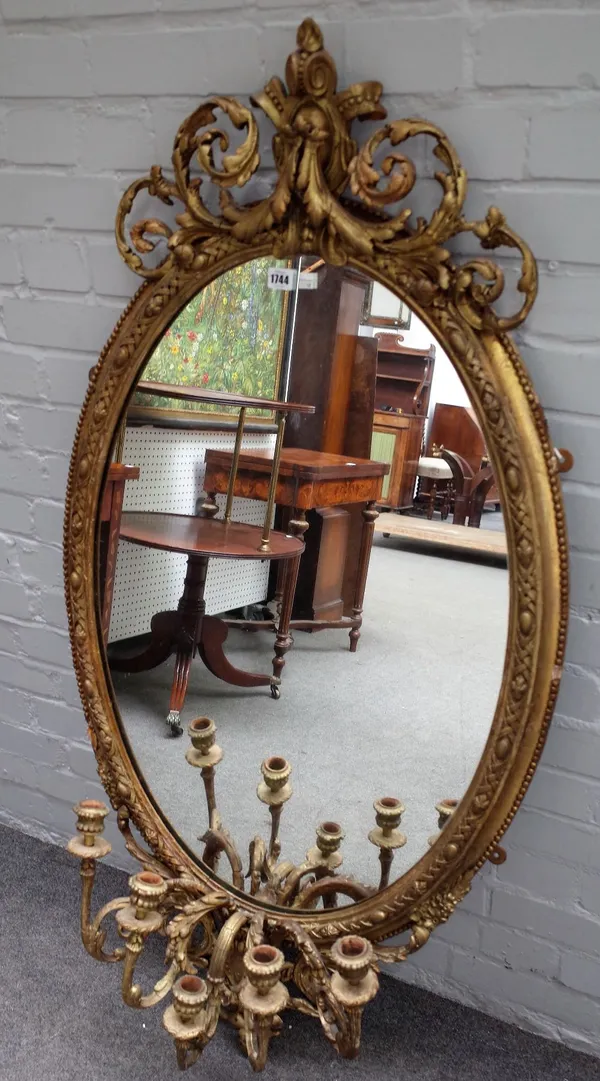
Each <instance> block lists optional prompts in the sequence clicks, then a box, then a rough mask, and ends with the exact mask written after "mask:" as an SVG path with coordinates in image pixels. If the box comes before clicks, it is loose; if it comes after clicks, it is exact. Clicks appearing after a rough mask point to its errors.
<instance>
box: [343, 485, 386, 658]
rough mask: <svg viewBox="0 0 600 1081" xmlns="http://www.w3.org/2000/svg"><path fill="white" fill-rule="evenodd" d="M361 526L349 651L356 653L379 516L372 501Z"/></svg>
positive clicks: (367, 507) (366, 509)
mask: <svg viewBox="0 0 600 1081" xmlns="http://www.w3.org/2000/svg"><path fill="white" fill-rule="evenodd" d="M362 518H363V527H362V533H361V538H360V554H359V559H358V573H357V575H356V587H355V592H354V602H353V605H352V622H353V627H352V630H351V631H350V652H351V653H356V647H357V645H358V639H359V638H360V628H361V626H362V614H363V602H364V599H365V589H366V585H367V574H368V573H369V560H370V558H371V548H372V546H373V533H374V532H375V522H376V521H377V519H378V518H379V511H378V510H377V506H376V503H375V502H374V501H372V502H370V503H367V505H366V507H365V508H364V510H363V512H362Z"/></svg>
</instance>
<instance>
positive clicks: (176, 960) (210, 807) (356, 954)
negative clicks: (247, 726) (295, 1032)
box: [68, 717, 457, 1070]
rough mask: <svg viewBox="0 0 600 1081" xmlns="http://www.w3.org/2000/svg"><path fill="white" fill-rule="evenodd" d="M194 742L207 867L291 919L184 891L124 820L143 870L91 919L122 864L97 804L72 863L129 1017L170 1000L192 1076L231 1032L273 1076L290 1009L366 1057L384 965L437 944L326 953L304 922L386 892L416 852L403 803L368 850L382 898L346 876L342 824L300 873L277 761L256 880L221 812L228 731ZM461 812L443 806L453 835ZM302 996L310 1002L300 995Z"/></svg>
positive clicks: (331, 827) (175, 1032) (284, 776)
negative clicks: (158, 943)
mask: <svg viewBox="0 0 600 1081" xmlns="http://www.w3.org/2000/svg"><path fill="white" fill-rule="evenodd" d="M188 731H189V735H190V739H191V746H190V747H189V748H188V750H187V752H186V759H187V761H188V763H189V764H190V765H191V766H193V767H195V768H197V769H199V770H200V772H201V777H202V781H203V785H204V792H205V798H206V805H207V811H208V828H207V830H206V832H205V833H204V834H203V835H202V837H201V838H200V840H201V841H202V843H203V846H204V847H203V852H202V862H203V863H204V865H205V867H207V868H208V869H209V870H210V871H211V872H212V873H213V874H216V873H217V870H218V864H219V861H220V860H221V858H223V859H224V860H225V861H226V862H227V863H228V865H229V874H230V878H231V883H232V885H233V886H234V887H236V889H237V890H239V891H243V890H244V886H245V881H246V880H247V881H248V889H247V891H246V892H247V893H249V894H250V896H251V897H253V898H256V900H259V901H263V902H265V904H268V905H276V906H278V907H279V908H280V909H282V911H280V912H276V911H269V910H268V909H267V910H265V911H263V912H257V910H256V907H255V906H250V905H249V906H248V907H247V908H246V907H244V903H243V900H241V901H240V900H236V899H235V898H234V897H232V896H231V895H230V894H229V893H227V892H226V891H225V890H224V889H222V888H219V886H218V884H217V883H216V882H215V886H214V889H212V890H211V889H210V888H209V887H207V885H206V883H203V882H202V881H200V879H196V878H193V877H192V876H183V875H182V876H177V877H173V875H172V873H171V872H170V871H169V870H168V868H166V867H165V866H163V865H162V864H161V863H160V861H158V860H157V859H156V858H155V857H154V856H152V855H151V854H150V853H148V852H144V850H143V849H141V848H140V846H139V845H138V844H137V842H136V841H135V839H134V838H133V835H132V833H131V829H130V826H129V819H128V816H127V813H126V812H125V811H124V810H121V811H119V813H118V824H119V828H120V830H121V832H122V834H123V836H124V838H125V843H126V845H127V848H128V850H129V851H130V852H131V853H132V854H133V855H134V856H135V857H136V858H137V859H138V860H139V861H140V863H141V864H142V870H141V871H140V872H138V873H137V874H134V875H132V876H131V877H130V879H129V895H128V896H126V897H118V898H116V899H115V900H113V901H110V902H109V903H108V904H107V905H105V906H104V907H103V908H101V909H100V911H99V912H98V913H97V915H96V916H95V917H93V918H92V891H93V885H94V878H95V874H96V866H97V861H98V860H100V859H102V858H104V857H105V856H107V855H108V853H109V852H110V850H111V846H110V844H109V842H108V841H107V840H106V839H105V837H104V836H103V830H104V821H105V818H106V815H107V814H108V813H109V812H108V808H107V807H106V806H105V805H104V804H102V803H100V802H98V801H97V800H83V801H82V802H81V803H79V804H78V805H77V807H76V808H75V812H76V814H77V836H76V837H74V838H73V839H72V840H71V841H70V842H69V844H68V849H69V851H70V852H71V853H72V854H73V855H75V856H77V857H78V858H79V859H80V861H81V878H82V901H81V936H82V940H83V944H84V946H85V948H86V950H87V951H88V953H90V954H91V956H92V957H94V958H95V959H96V960H99V961H105V962H118V963H121V964H122V979H121V993H122V997H123V1000H124V1002H125V1003H126V1004H127V1005H128V1006H132V1007H134V1008H136V1009H145V1008H147V1007H151V1006H155V1005H158V1003H160V1002H161V1001H163V1000H165V999H167V996H170V1001H169V1003H168V1005H167V1006H166V1009H165V1011H164V1014H163V1025H164V1027H165V1029H166V1030H167V1032H168V1033H169V1034H170V1035H171V1036H172V1038H173V1040H174V1042H175V1049H176V1055H177V1062H178V1065H179V1067H180V1069H182V1070H183V1069H187V1068H188V1067H189V1066H191V1065H193V1063H194V1062H195V1061H196V1060H197V1059H198V1057H199V1056H200V1054H201V1052H202V1050H203V1049H204V1047H205V1046H206V1045H207V1043H208V1042H209V1041H210V1040H211V1038H212V1037H213V1035H214V1034H215V1032H216V1029H217V1026H218V1023H219V1020H220V1019H224V1020H227V1021H229V1022H230V1023H231V1024H232V1025H233V1026H234V1027H235V1028H236V1029H237V1030H238V1032H239V1037H240V1040H241V1043H242V1047H243V1048H244V1050H245V1051H246V1054H247V1055H248V1058H249V1059H250V1062H251V1064H252V1066H253V1067H254V1069H255V1070H261V1069H262V1068H263V1067H264V1065H265V1062H266V1059H267V1053H268V1047H269V1041H270V1040H271V1038H272V1037H274V1036H276V1035H277V1034H278V1033H279V1031H280V1030H281V1028H282V1021H281V1014H282V1012H283V1011H284V1010H286V1009H296V1010H299V1011H300V1012H302V1013H304V1014H308V1015H310V1016H313V1017H315V1018H318V1019H319V1020H320V1022H321V1025H322V1028H323V1031H324V1033H325V1036H326V1037H327V1039H328V1040H329V1041H330V1042H331V1043H332V1044H333V1046H334V1047H335V1049H336V1050H337V1051H338V1052H339V1054H340V1055H342V1056H344V1057H346V1058H352V1057H355V1056H356V1054H357V1053H358V1049H359V1045H360V1030H361V1018H362V1012H363V1009H364V1007H365V1006H366V1005H367V1003H368V1002H370V1001H371V999H372V998H373V997H374V996H375V994H376V993H377V989H378V975H377V972H378V967H377V962H378V961H379V960H386V959H394V960H402V959H404V957H406V956H408V955H409V954H410V953H412V952H414V950H416V949H419V948H420V947H421V946H422V945H423V944H424V942H425V941H427V938H428V937H429V932H428V930H427V929H426V928H423V927H417V928H414V929H413V932H412V934H411V936H410V939H409V941H408V943H407V944H406V946H404V947H400V948H398V947H395V948H389V947H385V946H373V945H372V944H371V942H369V941H368V940H367V939H365V938H362V937H361V936H359V935H354V934H351V935H343V936H342V937H340V938H338V939H337V940H336V941H335V942H334V943H333V945H332V946H331V947H330V948H327V949H321V950H319V949H318V948H317V946H316V945H315V943H314V942H313V940H312V939H311V938H310V936H309V935H308V934H307V933H306V931H304V929H303V927H302V925H301V924H300V923H299V922H298V921H296V920H294V918H293V915H292V913H293V911H294V910H296V911H298V910H306V909H314V908H316V907H317V906H318V905H319V903H321V904H322V906H323V908H335V907H336V906H337V905H338V898H339V897H344V898H349V899H350V900H351V901H360V900H362V899H363V898H365V897H369V896H372V895H373V894H374V893H375V892H376V890H377V889H381V888H383V887H385V886H386V885H387V884H388V882H389V877H390V869H391V866H392V861H393V859H394V853H395V851H396V850H397V849H400V848H402V847H403V845H405V844H406V836H405V835H404V834H403V833H402V832H401V831H400V829H399V828H398V827H399V825H400V822H401V818H402V814H403V811H404V807H403V805H402V803H401V802H400V800H399V799H396V798H393V797H384V798H383V799H379V800H376V801H375V803H374V808H375V814H376V825H375V827H374V828H373V829H372V830H371V831H370V832H369V834H368V837H369V841H371V843H372V844H374V845H375V846H376V847H377V848H378V849H379V862H380V867H381V870H380V878H379V885H378V887H375V886H368V885H365V884H363V883H361V882H359V881H357V880H355V879H354V878H352V877H349V876H344V875H342V874H341V873H340V868H341V865H342V854H341V851H340V847H341V843H342V840H343V838H344V833H343V830H342V828H341V827H340V826H339V825H338V823H336V822H329V821H326V822H322V823H321V824H320V825H319V826H318V827H317V830H316V843H315V845H314V846H313V847H312V848H310V849H309V850H308V852H307V853H306V858H305V860H304V862H302V863H301V864H299V865H295V864H293V863H292V862H290V861H289V860H282V859H280V855H281V842H280V839H279V829H280V823H281V816H282V810H283V807H284V805H285V804H286V803H287V801H288V800H289V799H290V797H291V795H292V786H291V782H290V776H291V767H290V765H289V763H288V762H287V761H286V760H285V759H284V758H280V757H277V756H273V757H271V758H267V759H266V760H265V761H264V762H263V763H262V766H261V773H262V780H261V781H260V783H259V785H258V788H257V795H258V798H259V799H260V800H261V802H263V803H264V804H266V806H268V808H269V813H270V817H271V830H270V837H269V840H268V842H267V841H265V840H263V838H261V837H258V836H257V837H255V838H254V839H253V841H252V842H251V844H250V849H249V863H248V871H247V874H246V876H244V873H243V866H242V860H241V857H240V855H239V853H238V850H237V848H236V846H235V843H234V841H233V839H232V837H231V836H230V834H229V833H228V831H227V830H226V829H225V827H224V825H223V823H222V821H221V816H220V814H219V811H218V809H217V803H216V797H215V770H216V767H217V766H218V764H219V762H221V760H222V758H223V751H222V750H221V748H220V747H219V746H218V745H217V743H216V726H215V724H214V721H212V720H210V719H209V718H208V717H199V718H197V719H196V720H194V721H192V723H191V724H190V726H189V729H188ZM456 802H457V801H450V800H448V801H442V804H439V805H438V812H439V815H440V818H439V825H440V827H443V825H444V824H445V821H446V820H447V817H448V813H452V811H453V809H454V807H455V806H456ZM442 806H443V807H444V813H443V814H442ZM433 839H434V838H432V839H431V840H433ZM344 903H346V901H344ZM286 909H287V910H288V912H287V913H286V911H285V910H286ZM111 914H114V918H115V923H116V929H117V932H118V935H119V936H120V938H121V939H122V942H123V945H120V946H117V947H116V948H115V949H114V950H112V951H107V950H106V949H105V943H106V930H105V928H104V926H103V925H104V922H105V920H106V919H107V917H109V916H110V915H111ZM157 933H159V934H161V935H163V936H164V937H165V938H166V942H167V947H166V966H167V971H166V974H165V975H164V976H163V977H162V979H160V980H159V981H158V983H157V984H156V985H155V986H154V987H153V988H152V990H151V991H150V992H149V993H147V994H144V993H143V991H142V988H141V986H140V985H139V984H137V983H135V981H134V976H135V970H136V965H137V963H138V961H139V958H140V955H141V954H142V952H143V950H144V947H145V945H146V942H147V940H148V938H149V936H150V935H152V934H157ZM392 954H393V958H392ZM290 984H291V985H292V987H293V989H294V992H296V991H297V992H298V993H297V994H296V993H292V991H291V990H290V989H289V987H288V986H287V985H290Z"/></svg>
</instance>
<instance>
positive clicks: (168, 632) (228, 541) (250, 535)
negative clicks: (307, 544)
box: [110, 512, 304, 735]
mask: <svg viewBox="0 0 600 1081" xmlns="http://www.w3.org/2000/svg"><path fill="white" fill-rule="evenodd" d="M121 539H122V540H125V541H130V542H131V543H132V544H141V545H143V546H145V547H147V548H159V549H162V550H163V551H167V552H181V553H183V554H185V555H187V557H188V562H187V571H186V576H185V582H184V587H183V593H182V596H181V599H180V601H179V604H178V606H177V611H173V612H158V613H157V614H156V615H154V616H153V617H152V620H151V637H150V642H149V643H148V645H147V646H146V648H145V649H144V650H142V652H141V653H137V654H135V655H134V656H116V655H115V656H111V658H110V667H111V668H112V669H113V670H114V671H117V672H146V671H149V670H150V669H151V668H156V667H157V666H158V665H159V664H162V663H163V662H164V661H166V660H167V659H168V658H169V657H170V656H171V655H172V654H173V653H175V655H176V660H175V674H174V677H173V684H172V688H171V699H170V702H169V715H168V717H167V724H168V725H169V727H170V728H171V731H172V733H173V734H174V735H180V734H181V732H182V731H183V729H182V728H181V725H180V723H179V718H180V713H181V710H182V708H183V703H184V701H185V696H186V692H187V686H188V681H189V676H190V668H191V664H192V660H193V658H194V657H195V656H196V654H197V653H198V654H199V655H200V658H201V659H202V661H203V662H204V664H205V666H206V667H207V668H208V670H209V672H212V674H213V675H214V676H217V677H218V678H219V679H222V680H224V681H225V682H226V683H231V684H233V685H234V686H235V687H266V686H268V687H270V689H271V695H272V697H273V698H279V693H280V692H279V685H280V682H281V671H282V669H283V666H284V664H285V654H286V653H287V651H288V649H289V648H290V645H291V638H290V635H289V621H290V616H291V613H292V603H293V597H294V589H295V586H296V579H297V576H298V565H299V562H300V556H301V554H302V552H303V551H304V544H303V542H302V540H300V539H299V538H297V537H293V536H285V535H284V534H282V533H277V532H272V533H271V535H270V539H269V550H268V551H264V545H263V549H261V544H262V542H263V531H262V529H261V528H260V526H253V525H245V524H242V523H240V522H226V521H222V520H216V519H210V518H199V517H196V516H195V515H187V514H159V513H149V512H130V513H127V514H123V516H122V519H121ZM209 559H250V560H265V559H267V560H281V561H284V562H285V563H286V565H287V573H286V575H285V581H286V585H285V590H284V595H283V598H282V607H281V616H280V619H279V624H278V628H277V637H276V639H275V647H274V648H275V656H274V658H273V675H271V676H268V675H262V674H259V673H254V672H245V671H243V670H242V669H240V668H235V667H234V665H232V664H231V663H230V661H228V659H227V657H226V656H225V653H224V651H223V643H224V642H225V639H226V638H227V634H228V626H227V624H226V623H225V622H224V620H222V619H219V618H217V617H216V616H208V615H206V611H205V609H206V605H205V600H204V587H205V584H206V572H207V569H208V562H209Z"/></svg>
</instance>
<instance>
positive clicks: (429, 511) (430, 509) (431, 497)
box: [427, 481, 437, 519]
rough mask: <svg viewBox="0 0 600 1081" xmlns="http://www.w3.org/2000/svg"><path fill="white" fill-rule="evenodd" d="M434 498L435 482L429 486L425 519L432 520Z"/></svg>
mask: <svg viewBox="0 0 600 1081" xmlns="http://www.w3.org/2000/svg"><path fill="white" fill-rule="evenodd" d="M436 496H437V484H436V483H435V481H433V482H432V484H431V488H430V491H429V506H428V508H427V517H428V518H429V519H431V518H433V512H434V509H435V500H436Z"/></svg>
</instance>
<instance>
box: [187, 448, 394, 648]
mask: <svg viewBox="0 0 600 1081" xmlns="http://www.w3.org/2000/svg"><path fill="white" fill-rule="evenodd" d="M205 462H206V474H205V478H204V486H205V489H206V491H207V492H208V493H209V496H208V501H209V503H208V505H212V504H214V500H215V496H216V494H217V493H222V492H224V491H226V489H227V482H228V477H229V475H230V471H231V465H232V453H231V451H220V450H207V451H206V453H205ZM272 468H273V458H272V455H271V454H270V452H269V451H254V452H252V453H248V452H243V453H242V454H241V455H240V458H239V463H238V469H237V473H236V480H235V484H234V489H233V490H234V495H237V496H243V497H245V498H247V499H262V500H264V499H266V498H267V494H268V487H269V477H270V474H271V470H272ZM388 472H389V465H388V464H386V463H385V462H374V461H370V460H369V459H367V458H352V457H349V456H348V455H344V454H328V453H325V452H322V451H314V450H303V449H301V448H295V447H285V448H284V449H283V451H282V453H281V459H280V463H279V474H278V481H277V487H276V490H275V502H276V503H277V505H278V506H279V507H281V508H285V512H286V513H285V518H284V522H285V527H286V528H287V530H288V531H289V533H290V534H291V535H292V536H295V537H297V538H302V537H303V536H304V533H305V531H306V530H307V529H308V528H309V526H310V527H311V530H312V529H315V530H319V531H320V537H319V544H318V546H312V551H311V552H310V558H309V552H308V551H307V554H306V556H305V558H304V559H302V560H301V562H300V572H299V578H298V586H297V589H296V591H295V603H294V612H293V618H292V620H291V622H290V625H289V626H290V629H292V630H294V629H296V630H306V631H318V630H326V629H336V628H337V629H348V630H349V632H350V650H351V652H353V653H354V652H355V650H356V646H357V642H358V639H359V637H360V628H361V624H362V611H363V600H364V594H365V586H366V582H367V572H368V569H369V559H370V555H371V545H372V541H373V529H374V523H375V519H376V518H377V516H378V512H377V509H376V503H377V502H378V501H379V499H380V497H381V488H382V484H383V479H384V477H385V475H386V474H387V473H388ZM360 503H362V504H364V507H363V511H362V519H363V525H362V533H361V542H360V554H359V560H358V569H357V573H356V576H355V579H354V583H353V604H352V614H351V615H350V616H346V617H345V616H344V615H343V610H344V604H343V598H342V592H343V583H344V570H345V565H346V552H347V546H348V533H349V522H350V515H349V513H348V511H347V510H346V509H345V506H347V505H351V504H355V505H356V504H360ZM307 560H308V561H309V565H307ZM286 593H288V589H287V584H286V582H285V566H284V565H282V574H280V575H279V580H278V586H277V596H278V597H282V596H285V595H286ZM232 622H233V621H232ZM241 622H242V623H243V624H244V626H247V627H248V629H252V630H257V629H260V628H261V627H263V628H272V629H277V630H278V633H279V634H280V633H281V618H280V619H279V620H278V621H277V623H275V622H274V621H270V620H264V621H254V620H253V621H247V622H246V621H241ZM235 625H237V626H239V625H240V622H236V624H235ZM290 644H291V643H290Z"/></svg>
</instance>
